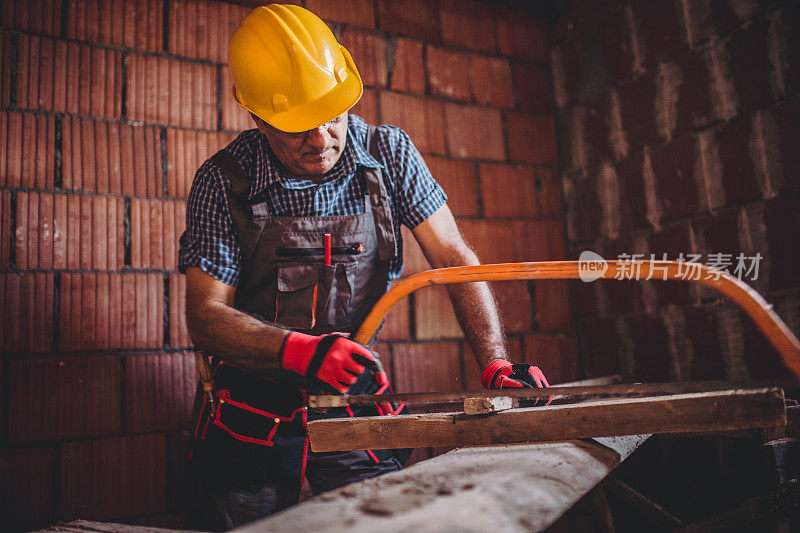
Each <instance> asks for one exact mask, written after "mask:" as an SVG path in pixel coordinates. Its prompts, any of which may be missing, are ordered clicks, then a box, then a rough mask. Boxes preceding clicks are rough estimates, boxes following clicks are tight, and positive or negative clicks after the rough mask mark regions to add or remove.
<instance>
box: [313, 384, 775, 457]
mask: <svg viewBox="0 0 800 533" xmlns="http://www.w3.org/2000/svg"><path fill="white" fill-rule="evenodd" d="M504 392H507V391H504ZM785 424H786V408H785V402H784V396H783V390H782V389H758V390H732V391H716V392H706V393H691V394H677V395H673V396H668V397H659V398H636V399H630V398H625V399H614V400H594V401H591V402H586V403H581V404H579V405H551V406H547V407H532V408H523V409H512V410H509V411H502V412H499V413H495V414H492V415H466V414H464V413H426V414H416V415H398V416H387V417H363V418H329V419H323V420H316V421H313V422H309V423H308V434H309V437H310V439H311V449H312V450H313V451H316V452H328V451H343V450H365V449H387V448H417V447H421V446H479V445H487V444H504V443H525V442H544V441H559V440H568V439H582V438H590V437H602V436H616V435H636V434H642V433H680V432H682V431H695V432H696V431H719V430H726V429H747V428H758V427H771V426H778V425H785Z"/></svg>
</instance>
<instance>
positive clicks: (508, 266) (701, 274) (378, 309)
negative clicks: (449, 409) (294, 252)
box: [353, 261, 800, 378]
mask: <svg viewBox="0 0 800 533" xmlns="http://www.w3.org/2000/svg"><path fill="white" fill-rule="evenodd" d="M579 264H580V262H579V261H541V262H535V263H500V264H490V265H475V266H463V267H451V268H437V269H434V270H428V271H425V272H420V273H419V274H415V275H413V276H410V277H408V278H406V279H404V280H402V281H400V282H399V283H397V284H396V285H395V286H394V287H392V289H391V290H389V292H387V293H386V294H384V295H383V296H382V297H381V299H380V300H378V302H377V303H376V304H375V307H373V308H372V311H371V312H370V313H369V314H368V315H367V317H366V318H365V319H364V322H363V323H362V324H361V327H360V328H359V329H358V331H357V332H356V334H355V336H354V337H353V339H354V340H355V341H356V342H360V343H361V344H367V343H369V341H370V340H371V339H372V337H373V336H374V335H375V333H376V332H377V330H378V327H379V326H380V324H381V322H382V321H383V317H384V316H386V313H388V311H389V309H391V307H392V306H393V305H394V304H396V303H397V302H398V301H399V300H401V299H402V298H404V297H405V296H407V295H409V294H411V293H412V292H414V291H415V290H417V289H421V288H423V287H428V286H430V285H446V284H449V283H466V282H471V281H501V280H520V279H579V278H580V277H581V272H580V270H579ZM607 265H608V268H607V269H606V270H605V271H604V272H600V271H598V272H595V273H594V278H595V279H600V278H602V279H618V280H625V279H631V278H630V276H629V275H630V273H631V272H633V271H634V270H633V269H635V271H636V272H637V279H654V280H677V281H693V282H695V283H700V284H701V285H705V286H707V287H711V288H712V289H715V290H717V291H718V292H721V293H722V294H724V295H726V296H728V297H729V298H730V299H731V300H733V301H734V302H735V303H736V304H737V305H738V306H739V307H740V308H741V309H742V310H743V311H744V312H745V313H747V314H748V316H750V318H751V319H752V320H753V322H755V324H756V326H757V327H758V329H760V330H761V332H762V333H763V334H764V336H766V338H767V340H768V341H769V342H770V344H772V346H774V347H775V350H777V352H778V354H780V356H781V358H782V359H783V363H784V364H785V365H786V367H787V368H789V370H791V372H792V374H794V376H795V377H797V378H800V341H798V340H797V337H795V335H794V334H793V333H792V332H791V330H790V329H789V328H788V327H787V326H786V324H785V323H784V322H783V320H781V318H780V317H779V316H778V314H777V313H775V311H773V310H772V305H770V304H768V303H767V301H766V300H764V298H763V297H762V296H761V295H760V294H758V293H757V292H756V291H755V290H754V289H753V288H752V287H750V286H749V285H747V284H746V283H744V282H743V281H741V280H739V279H737V278H735V277H733V276H731V275H730V274H728V273H727V272H725V271H723V270H718V269H715V268H711V267H709V266H707V265H703V264H699V263H692V264H691V272H692V273H693V274H694V278H692V279H686V274H687V270H689V267H687V264H686V263H682V262H680V261H607Z"/></svg>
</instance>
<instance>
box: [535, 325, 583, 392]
mask: <svg viewBox="0 0 800 533" xmlns="http://www.w3.org/2000/svg"><path fill="white" fill-rule="evenodd" d="M523 345H524V346H525V354H524V358H525V362H526V363H528V364H532V365H536V366H538V367H539V368H540V369H541V370H542V372H543V373H544V375H545V377H547V381H548V383H550V385H555V384H556V383H566V382H568V381H575V380H577V379H579V378H580V376H581V372H580V362H579V361H578V343H577V342H576V341H575V338H574V337H572V336H567V335H539V334H537V335H525V337H524V339H523Z"/></svg>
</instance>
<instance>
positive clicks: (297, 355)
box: [281, 331, 389, 394]
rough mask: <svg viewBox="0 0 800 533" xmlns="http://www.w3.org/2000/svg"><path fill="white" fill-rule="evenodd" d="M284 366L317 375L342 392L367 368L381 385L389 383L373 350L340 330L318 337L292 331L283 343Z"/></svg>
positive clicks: (303, 373)
mask: <svg viewBox="0 0 800 533" xmlns="http://www.w3.org/2000/svg"><path fill="white" fill-rule="evenodd" d="M281 366H283V368H285V369H286V370H291V371H292V372H297V373H298V374H302V375H303V376H307V377H310V378H317V379H319V380H320V381H322V382H323V383H325V384H327V385H330V386H331V387H333V388H334V389H335V390H336V391H337V392H341V393H342V394H344V393H346V392H347V391H349V390H350V387H352V386H353V384H354V383H355V382H356V380H357V379H358V376H359V375H360V374H361V373H362V372H364V371H365V370H369V371H370V372H372V373H374V374H375V379H376V380H377V382H378V385H379V386H381V387H383V385H384V384H388V383H389V379H388V378H387V377H386V372H384V371H383V367H382V366H381V363H380V361H378V359H377V358H376V357H375V353H374V352H372V351H371V350H370V349H369V348H367V347H366V346H363V345H361V344H359V343H357V342H355V341H351V340H350V339H348V338H347V337H345V336H343V335H339V334H337V333H330V334H328V335H322V336H319V337H318V336H314V335H306V334H304V333H297V332H296V331H292V332H291V333H289V335H287V336H286V340H285V341H284V343H283V349H282V350H281Z"/></svg>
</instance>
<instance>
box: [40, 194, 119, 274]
mask: <svg viewBox="0 0 800 533" xmlns="http://www.w3.org/2000/svg"><path fill="white" fill-rule="evenodd" d="M54 203H55V216H54V219H53V228H54V230H53V231H54V252H53V263H54V264H55V265H56V266H57V267H59V268H68V269H71V270H73V269H74V270H77V269H81V270H118V269H121V268H122V267H123V266H124V262H125V246H124V239H125V235H124V229H125V228H124V216H125V215H124V209H125V204H124V200H123V199H122V198H113V197H106V196H95V197H91V196H83V197H81V196H74V195H56V196H55V198H54Z"/></svg>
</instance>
